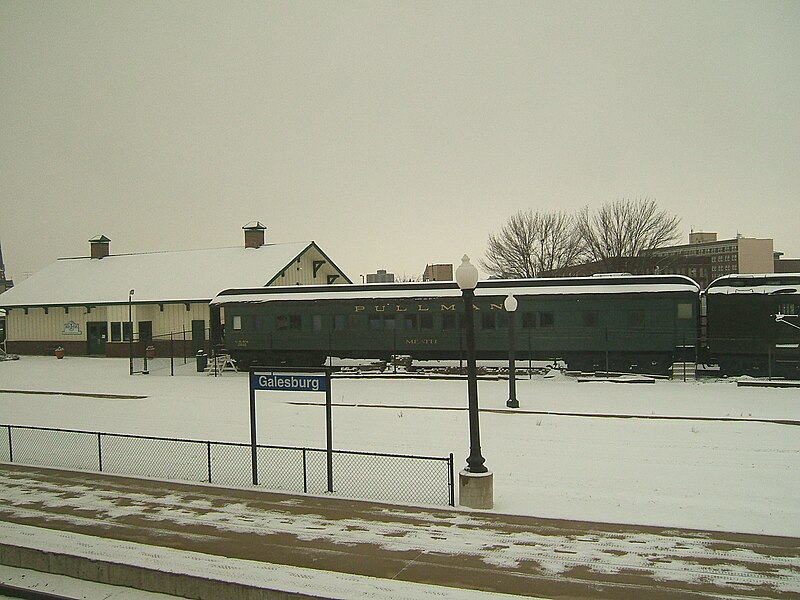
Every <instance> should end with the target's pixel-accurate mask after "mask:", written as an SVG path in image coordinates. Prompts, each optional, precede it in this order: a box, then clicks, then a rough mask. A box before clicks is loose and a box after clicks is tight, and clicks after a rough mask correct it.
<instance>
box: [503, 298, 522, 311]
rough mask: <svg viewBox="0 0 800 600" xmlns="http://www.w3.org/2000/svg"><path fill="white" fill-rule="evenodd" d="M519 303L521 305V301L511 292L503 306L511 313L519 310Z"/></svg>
mask: <svg viewBox="0 0 800 600" xmlns="http://www.w3.org/2000/svg"><path fill="white" fill-rule="evenodd" d="M518 305H519V302H517V299H516V298H514V294H509V295H508V296H506V299H505V300H504V301H503V308H505V309H506V312H510V313H511V312H514V311H515V310H517V306H518Z"/></svg>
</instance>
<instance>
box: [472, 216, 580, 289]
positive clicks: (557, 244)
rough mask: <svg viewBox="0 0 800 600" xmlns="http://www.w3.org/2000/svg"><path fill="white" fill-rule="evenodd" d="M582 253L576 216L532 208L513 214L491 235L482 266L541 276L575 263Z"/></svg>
mask: <svg viewBox="0 0 800 600" xmlns="http://www.w3.org/2000/svg"><path fill="white" fill-rule="evenodd" d="M580 254H581V248H580V241H579V238H578V236H577V235H576V231H575V217H574V216H572V215H568V214H565V213H561V212H558V213H539V212H533V211H532V210H530V209H528V210H525V211H519V212H518V213H516V214H514V215H512V216H511V217H510V218H509V219H508V221H507V222H506V224H505V225H503V228H502V229H501V230H500V232H499V233H496V234H495V233H492V234H490V235H489V242H488V248H487V250H486V259H485V260H481V261H480V265H481V267H482V268H483V269H484V270H485V271H487V272H489V273H490V274H492V275H495V276H498V277H504V278H526V277H537V276H539V275H540V274H541V273H542V272H543V271H553V270H556V269H561V268H563V267H567V266H570V265H572V264H574V263H575V261H576V260H577V258H578V257H579V256H580Z"/></svg>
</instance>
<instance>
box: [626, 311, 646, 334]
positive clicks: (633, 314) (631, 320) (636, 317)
mask: <svg viewBox="0 0 800 600" xmlns="http://www.w3.org/2000/svg"><path fill="white" fill-rule="evenodd" d="M628 329H644V311H643V310H629V311H628Z"/></svg>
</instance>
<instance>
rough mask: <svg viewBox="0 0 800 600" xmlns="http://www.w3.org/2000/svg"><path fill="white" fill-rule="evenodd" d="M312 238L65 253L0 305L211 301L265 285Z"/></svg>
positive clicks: (0, 297) (308, 245) (9, 293)
mask: <svg viewBox="0 0 800 600" xmlns="http://www.w3.org/2000/svg"><path fill="white" fill-rule="evenodd" d="M311 247H314V248H317V250H319V248H318V247H317V246H316V244H315V243H314V242H293V243H287V244H266V245H264V246H261V247H260V248H244V247H233V248H215V249H209V250H185V251H179V252H149V253H142V254H112V255H110V256H106V257H105V258H101V259H91V258H61V259H58V260H57V261H56V262H54V263H53V264H51V265H49V266H48V267H45V268H44V269H42V270H41V271H39V272H37V273H35V274H34V275H32V276H31V277H29V278H28V279H26V280H25V281H23V282H21V283H18V284H17V285H16V286H15V287H13V288H11V289H10V290H8V291H7V292H5V293H4V294H2V295H0V307H8V308H11V307H25V306H62V305H70V304H117V303H127V302H128V292H129V291H130V290H132V289H133V290H135V294H134V301H135V302H136V303H142V302H170V301H176V302H180V301H186V302H196V301H203V302H208V301H209V300H211V299H212V298H213V297H214V296H216V295H217V294H218V293H219V292H220V291H222V290H224V289H227V288H232V287H262V286H265V285H267V284H268V283H269V282H270V281H272V280H274V279H275V278H276V277H277V276H279V275H280V273H281V272H282V271H283V270H284V269H286V267H287V266H289V265H290V264H291V263H292V262H293V261H294V260H296V259H297V258H299V257H300V255H302V254H303V253H304V252H305V251H306V250H308V249H309V248H311Z"/></svg>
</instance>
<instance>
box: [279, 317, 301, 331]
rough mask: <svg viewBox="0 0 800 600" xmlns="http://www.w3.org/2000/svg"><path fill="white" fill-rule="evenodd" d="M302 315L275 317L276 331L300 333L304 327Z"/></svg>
mask: <svg viewBox="0 0 800 600" xmlns="http://www.w3.org/2000/svg"><path fill="white" fill-rule="evenodd" d="M302 323H303V320H302V317H301V316H300V315H278V316H277V317H275V329H276V330H278V331H299V330H300V329H301V327H302Z"/></svg>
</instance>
